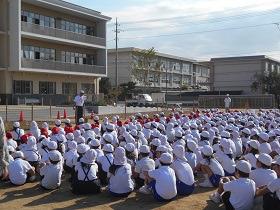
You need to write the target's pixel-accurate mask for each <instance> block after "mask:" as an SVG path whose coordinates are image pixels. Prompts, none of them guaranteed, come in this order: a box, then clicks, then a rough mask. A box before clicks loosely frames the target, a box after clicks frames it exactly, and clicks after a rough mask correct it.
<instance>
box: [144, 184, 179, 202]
mask: <svg viewBox="0 0 280 210" xmlns="http://www.w3.org/2000/svg"><path fill="white" fill-rule="evenodd" d="M148 186H149V188H151V189H152V193H153V196H154V199H155V200H157V201H160V202H168V201H171V200H172V199H174V198H171V199H169V200H167V199H164V198H163V197H161V196H160V195H159V194H158V193H157V191H156V181H155V180H153V181H151V182H150V183H149V185H148Z"/></svg>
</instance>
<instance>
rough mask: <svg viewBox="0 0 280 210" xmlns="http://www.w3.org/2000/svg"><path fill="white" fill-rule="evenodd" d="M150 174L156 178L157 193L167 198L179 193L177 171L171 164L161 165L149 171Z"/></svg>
mask: <svg viewBox="0 0 280 210" xmlns="http://www.w3.org/2000/svg"><path fill="white" fill-rule="evenodd" d="M149 176H150V177H151V178H153V179H155V180H156V191H157V193H158V194H159V195H160V196H161V197H162V198H163V199H166V200H169V199H172V198H174V197H175V196H176V195H177V188H176V175H175V171H174V170H173V169H172V168H170V167H169V166H161V167H159V168H158V169H156V170H152V171H149Z"/></svg>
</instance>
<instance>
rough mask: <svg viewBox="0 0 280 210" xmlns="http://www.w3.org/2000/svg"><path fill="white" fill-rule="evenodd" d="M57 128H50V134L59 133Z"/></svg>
mask: <svg viewBox="0 0 280 210" xmlns="http://www.w3.org/2000/svg"><path fill="white" fill-rule="evenodd" d="M59 130H60V129H59V128H58V127H54V128H53V129H52V134H54V135H55V134H58V133H59Z"/></svg>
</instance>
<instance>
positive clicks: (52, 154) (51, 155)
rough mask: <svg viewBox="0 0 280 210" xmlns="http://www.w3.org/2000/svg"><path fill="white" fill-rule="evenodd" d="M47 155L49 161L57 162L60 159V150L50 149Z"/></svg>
mask: <svg viewBox="0 0 280 210" xmlns="http://www.w3.org/2000/svg"><path fill="white" fill-rule="evenodd" d="M48 155H49V159H50V160H51V161H55V162H59V161H61V159H62V156H61V154H60V152H59V151H57V150H53V151H50V152H49V153H48Z"/></svg>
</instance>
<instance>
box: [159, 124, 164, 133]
mask: <svg viewBox="0 0 280 210" xmlns="http://www.w3.org/2000/svg"><path fill="white" fill-rule="evenodd" d="M158 129H160V130H162V131H165V127H164V125H163V124H161V123H159V124H158Z"/></svg>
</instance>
